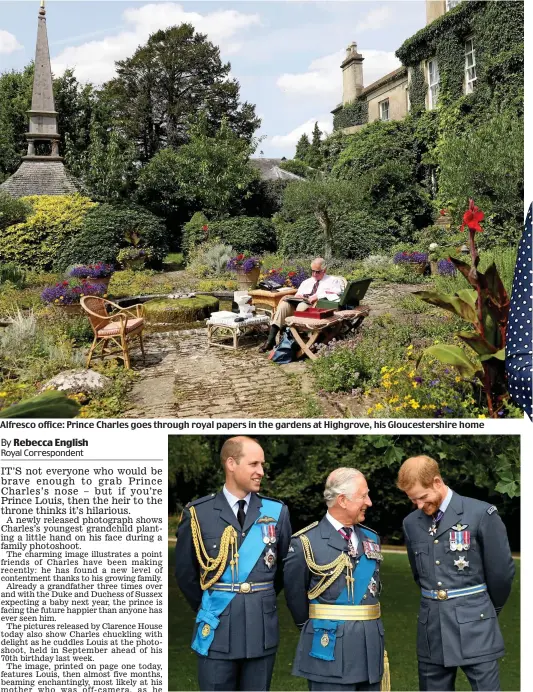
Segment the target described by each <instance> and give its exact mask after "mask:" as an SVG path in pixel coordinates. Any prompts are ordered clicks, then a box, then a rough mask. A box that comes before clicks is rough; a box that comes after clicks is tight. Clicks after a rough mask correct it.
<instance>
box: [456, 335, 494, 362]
mask: <svg viewBox="0 0 533 692" xmlns="http://www.w3.org/2000/svg"><path fill="white" fill-rule="evenodd" d="M457 336H458V337H459V338H460V339H462V340H463V341H464V342H465V343H466V344H468V345H469V346H470V348H473V349H474V351H475V352H476V353H477V354H478V355H479V356H484V355H489V356H492V355H493V354H495V353H496V352H497V349H496V347H495V346H493V345H492V344H490V343H489V342H488V341H487V340H486V339H484V338H483V337H482V336H481V335H480V334H475V333H474V332H457ZM481 360H483V358H481Z"/></svg>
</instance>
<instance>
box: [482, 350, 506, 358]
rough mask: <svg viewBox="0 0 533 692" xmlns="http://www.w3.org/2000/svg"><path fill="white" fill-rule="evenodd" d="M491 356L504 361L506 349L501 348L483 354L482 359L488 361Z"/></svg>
mask: <svg viewBox="0 0 533 692" xmlns="http://www.w3.org/2000/svg"><path fill="white" fill-rule="evenodd" d="M491 358H496V359H497V360H501V361H504V360H505V349H504V348H500V350H499V351H496V353H487V354H486V355H482V356H481V357H480V360H481V361H487V360H490V359H491Z"/></svg>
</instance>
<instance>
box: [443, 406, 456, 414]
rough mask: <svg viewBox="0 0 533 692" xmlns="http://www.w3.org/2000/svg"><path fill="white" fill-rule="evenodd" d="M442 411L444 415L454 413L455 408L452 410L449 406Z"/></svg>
mask: <svg viewBox="0 0 533 692" xmlns="http://www.w3.org/2000/svg"><path fill="white" fill-rule="evenodd" d="M442 410H443V411H444V413H453V408H450V407H449V406H444V408H443V409H442Z"/></svg>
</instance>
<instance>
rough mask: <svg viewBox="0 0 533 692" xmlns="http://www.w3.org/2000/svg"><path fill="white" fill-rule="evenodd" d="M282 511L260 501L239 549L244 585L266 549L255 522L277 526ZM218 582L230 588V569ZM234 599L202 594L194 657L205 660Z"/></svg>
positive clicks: (227, 595) (217, 593)
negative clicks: (264, 518)
mask: <svg viewBox="0 0 533 692" xmlns="http://www.w3.org/2000/svg"><path fill="white" fill-rule="evenodd" d="M282 507H283V505H282V504H281V502H273V501H272V500H265V499H263V500H262V504H261V510H260V514H259V516H258V517H257V519H256V520H255V522H254V523H253V525H252V527H251V529H250V531H249V532H248V535H247V536H246V538H245V539H244V541H243V542H242V544H241V547H240V548H239V574H238V577H237V578H238V580H239V582H246V581H247V579H248V576H249V574H250V572H251V571H252V569H253V568H254V567H255V564H256V562H257V561H258V560H259V558H260V556H261V553H262V552H263V549H264V547H265V544H264V543H263V536H262V532H261V525H258V524H257V522H258V521H259V520H260V519H261V517H269V518H270V519H274V520H275V522H276V524H277V521H278V519H279V515H280V513H281V508H282ZM269 523H274V522H269ZM221 582H222V583H225V584H230V585H231V566H230V565H229V564H228V566H227V567H226V569H225V570H224V574H223V575H222V577H221V579H220V582H218V583H221ZM235 595H236V592H234V591H213V592H212V593H209V590H206V591H204V595H203V596H202V603H201V605H200V610H199V611H198V613H197V615H196V622H197V623H198V629H197V630H196V636H195V638H194V641H193V643H192V645H191V646H192V649H193V650H194V651H196V653H198V654H200V655H201V656H207V654H208V653H209V647H210V646H211V644H212V643H213V639H214V638H215V630H216V628H217V627H218V625H219V624H220V620H219V616H220V614H221V613H222V612H223V611H224V610H225V609H226V608H227V607H228V605H229V604H230V602H231V601H232V600H233V599H234V598H235Z"/></svg>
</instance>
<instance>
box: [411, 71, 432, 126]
mask: <svg viewBox="0 0 533 692" xmlns="http://www.w3.org/2000/svg"><path fill="white" fill-rule="evenodd" d="M427 90H428V87H427V84H426V81H425V79H424V73H423V72H422V68H421V67H420V66H419V65H415V66H414V67H413V68H411V79H410V82H409V101H410V102H411V113H412V114H413V115H415V114H416V113H420V112H422V111H423V110H425V108H426V92H427Z"/></svg>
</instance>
